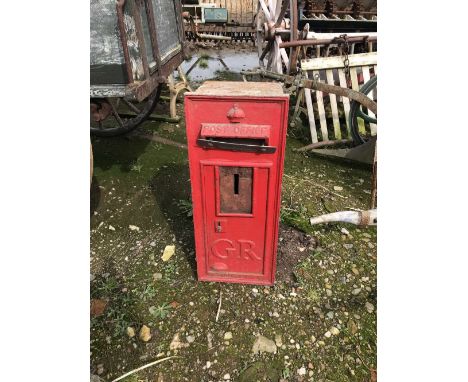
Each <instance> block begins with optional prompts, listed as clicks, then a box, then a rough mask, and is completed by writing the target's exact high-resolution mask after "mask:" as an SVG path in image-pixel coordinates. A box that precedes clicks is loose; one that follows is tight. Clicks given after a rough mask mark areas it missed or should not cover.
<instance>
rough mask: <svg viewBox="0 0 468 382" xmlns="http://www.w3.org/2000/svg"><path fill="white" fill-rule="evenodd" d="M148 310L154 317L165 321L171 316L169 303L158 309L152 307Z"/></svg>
mask: <svg viewBox="0 0 468 382" xmlns="http://www.w3.org/2000/svg"><path fill="white" fill-rule="evenodd" d="M148 310H149V312H150V313H151V315H152V316H154V317H156V318H160V319H162V320H164V319H165V318H166V317H167V316H168V315H169V312H170V310H171V306H170V305H169V304H167V303H163V304H162V305H160V306H158V307H155V306H150V307H149V309H148Z"/></svg>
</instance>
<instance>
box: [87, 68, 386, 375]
mask: <svg viewBox="0 0 468 382" xmlns="http://www.w3.org/2000/svg"><path fill="white" fill-rule="evenodd" d="M217 75H218V76H222V73H221V74H220V73H217ZM226 77H228V78H230V77H232V76H231V74H229V73H228V72H226V73H225V77H223V78H226ZM234 77H235V76H234ZM164 107H167V105H166V106H164ZM178 108H179V115H183V107H182V104H180V105H178ZM139 132H140V133H141V132H144V133H145V134H146V135H147V136H149V137H151V136H152V135H155V136H162V137H165V138H168V139H171V140H174V141H177V142H181V143H184V142H185V124H184V121H183V119H182V120H181V121H180V123H179V124H168V123H165V122H146V123H145V124H144V125H143V126H142V127H141V128H140V129H139ZM297 138H301V136H300V132H299V133H298V131H291V132H290V133H289V136H288V141H287V149H286V150H287V152H286V161H285V174H284V178H283V192H282V209H281V226H280V239H279V240H280V242H279V249H278V272H277V281H276V283H275V285H274V286H272V287H256V286H252V285H238V284H221V283H206V282H198V281H197V279H196V269H195V251H194V243H193V226H192V220H191V205H190V183H189V173H188V161H187V152H186V151H185V150H184V149H180V148H177V147H174V146H170V145H163V144H160V143H157V142H155V141H152V140H151V139H147V138H142V137H141V135H138V134H134V133H132V134H129V135H127V136H123V137H117V138H105V139H104V138H92V143H93V148H94V164H95V167H94V178H93V183H92V187H91V211H90V212H91V282H90V286H91V298H92V315H91V328H90V329H91V334H90V337H91V338H90V341H91V370H90V372H91V374H94V375H99V377H100V378H102V379H103V380H105V381H112V380H113V379H115V378H117V377H119V376H121V375H123V374H125V373H126V372H128V371H130V370H132V369H134V368H137V367H140V366H143V365H145V364H148V363H150V362H152V361H154V360H156V359H159V358H164V357H168V356H172V357H173V358H171V359H168V360H166V361H163V362H161V363H160V364H157V365H154V366H151V367H149V368H147V369H145V370H142V371H140V372H138V373H137V374H134V375H132V376H130V377H127V378H125V379H124V381H127V382H129V381H132V382H136V381H158V382H165V381H168V382H169V381H280V380H283V381H373V380H376V375H375V369H376V366H377V365H376V341H377V334H376V319H377V318H376V307H377V302H376V298H377V296H376V290H377V289H376V271H377V250H376V241H377V237H376V229H375V228H358V227H355V226H351V225H344V224H332V225H328V226H323V225H322V226H314V227H311V226H310V225H309V223H308V218H309V217H311V216H315V215H319V214H323V213H326V212H332V211H338V210H342V209H353V208H354V209H366V208H367V206H368V203H369V198H370V187H371V184H370V179H371V172H370V169H368V168H362V167H357V166H352V165H350V164H346V163H342V162H338V161H329V160H326V159H323V158H318V157H315V156H310V155H307V154H301V153H296V152H293V151H292V149H293V148H298V147H300V146H301V145H303V144H304V142H301V141H300V139H297ZM334 186H339V187H342V190H340V191H333V190H334ZM326 190H329V191H326ZM337 194H338V195H337ZM343 228H345V229H343ZM169 244H173V245H175V254H174V256H173V257H172V258H171V259H170V260H169V261H167V262H163V261H162V260H161V255H162V252H163V250H164V248H165V246H166V245H169ZM220 296H222V298H221V309H220V311H219V319H218V321H217V322H216V315H217V312H218V307H219V299H220ZM143 326H146V327H147V331H146V333H142V335H143V338H144V339H145V340H146V339H148V338H149V336H151V338H150V339H149V340H148V341H147V342H145V341H144V340H142V339H141V338H140V331H141V328H142V327H143ZM143 332H145V329H143ZM133 334H134V335H133ZM258 335H262V336H264V337H266V338H268V339H270V340H272V341H274V342H275V347H276V352H274V353H269V352H263V353H259V354H254V353H253V352H252V347H253V344H254V342H255V341H256V338H257V336H258ZM145 336H146V338H145Z"/></svg>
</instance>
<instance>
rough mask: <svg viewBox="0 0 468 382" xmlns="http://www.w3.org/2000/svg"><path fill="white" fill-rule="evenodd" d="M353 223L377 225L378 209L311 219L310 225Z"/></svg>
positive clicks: (335, 213)
mask: <svg viewBox="0 0 468 382" xmlns="http://www.w3.org/2000/svg"><path fill="white" fill-rule="evenodd" d="M337 222H341V223H351V224H355V225H377V209H374V210H368V211H340V212H333V213H331V214H326V215H321V216H317V217H315V218H310V224H311V225H315V224H322V223H337Z"/></svg>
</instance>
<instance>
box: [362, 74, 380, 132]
mask: <svg viewBox="0 0 468 382" xmlns="http://www.w3.org/2000/svg"><path fill="white" fill-rule="evenodd" d="M362 76H363V78H364V83H366V82H367V81H369V80H370V72H369V67H368V66H363V67H362ZM368 96H369V97H370V98H371V99H374V91H373V90H372V91H371V92H370V93H369V94H368ZM367 112H368V113H369V115H370V116H371V117H375V114H374V113H373V112H371V111H370V110H368V111H367ZM369 127H370V131H371V135H373V136H374V135H377V125H376V124H375V123H369Z"/></svg>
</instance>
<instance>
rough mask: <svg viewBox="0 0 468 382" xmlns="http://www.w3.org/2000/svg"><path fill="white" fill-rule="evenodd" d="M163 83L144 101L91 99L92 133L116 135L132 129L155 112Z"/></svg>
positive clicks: (104, 135)
mask: <svg viewBox="0 0 468 382" xmlns="http://www.w3.org/2000/svg"><path fill="white" fill-rule="evenodd" d="M161 89H162V85H159V86H158V87H157V89H156V90H155V91H154V92H153V93H151V95H150V96H149V97H148V98H147V99H145V100H144V101H143V102H140V103H136V102H132V101H130V100H128V99H126V98H92V99H91V133H92V134H94V135H97V136H100V137H114V136H116V135H121V134H125V133H128V132H129V131H132V130H133V129H135V128H136V127H137V126H139V125H140V124H142V123H143V122H144V121H145V120H146V119H147V118H148V117H149V116H150V115H151V113H152V112H153V110H154V108H155V107H156V105H157V104H158V101H159V98H160V96H161Z"/></svg>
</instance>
